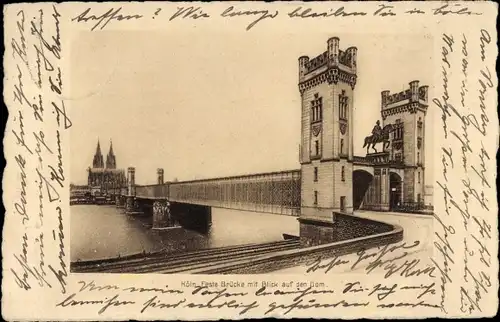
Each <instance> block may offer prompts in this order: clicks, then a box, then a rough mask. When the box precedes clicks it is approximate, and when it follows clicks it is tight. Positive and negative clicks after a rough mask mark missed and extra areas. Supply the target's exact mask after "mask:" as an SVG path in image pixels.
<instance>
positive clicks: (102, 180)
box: [88, 140, 126, 194]
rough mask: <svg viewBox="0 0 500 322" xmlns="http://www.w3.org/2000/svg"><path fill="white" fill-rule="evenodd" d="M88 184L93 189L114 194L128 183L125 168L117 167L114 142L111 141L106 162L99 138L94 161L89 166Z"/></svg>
mask: <svg viewBox="0 0 500 322" xmlns="http://www.w3.org/2000/svg"><path fill="white" fill-rule="evenodd" d="M88 173H89V174H88V185H89V188H91V190H92V191H100V192H101V193H102V194H114V193H115V192H117V189H119V188H120V187H123V186H125V185H126V177H125V170H123V169H117V168H116V156H115V154H114V152H113V142H110V146H109V152H108V155H107V156H106V163H104V157H103V155H102V153H101V145H100V143H99V140H97V148H96V151H95V155H94V160H93V162H92V167H89V168H88Z"/></svg>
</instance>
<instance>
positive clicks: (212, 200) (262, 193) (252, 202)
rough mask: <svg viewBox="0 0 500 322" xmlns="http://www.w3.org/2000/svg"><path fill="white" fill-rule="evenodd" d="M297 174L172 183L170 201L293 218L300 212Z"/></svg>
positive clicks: (265, 174)
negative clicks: (297, 211) (293, 215)
mask: <svg viewBox="0 0 500 322" xmlns="http://www.w3.org/2000/svg"><path fill="white" fill-rule="evenodd" d="M300 184H301V181H300V170H292V171H283V172H273V173H262V174H252V175H243V176H234V177H225V178H217V179H206V180H197V181H190V182H176V183H172V184H171V185H170V191H169V196H170V200H172V201H177V202H188V203H197V204H202V205H209V206H215V207H222V208H232V209H241V210H253V211H260V212H271V213H281V214H295V211H294V209H299V208H300V191H301V189H300Z"/></svg>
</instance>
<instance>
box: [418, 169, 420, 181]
mask: <svg viewBox="0 0 500 322" xmlns="http://www.w3.org/2000/svg"><path fill="white" fill-rule="evenodd" d="M417 178H418V183H420V171H419V172H417Z"/></svg>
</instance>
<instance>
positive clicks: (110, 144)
mask: <svg viewBox="0 0 500 322" xmlns="http://www.w3.org/2000/svg"><path fill="white" fill-rule="evenodd" d="M108 154H109V155H112V156H114V155H115V154H114V153H113V140H111V139H109V153H108Z"/></svg>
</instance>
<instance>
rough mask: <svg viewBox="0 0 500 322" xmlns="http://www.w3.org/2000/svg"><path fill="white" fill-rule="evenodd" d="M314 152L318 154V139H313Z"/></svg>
mask: <svg viewBox="0 0 500 322" xmlns="http://www.w3.org/2000/svg"><path fill="white" fill-rule="evenodd" d="M314 152H315V155H319V141H318V140H316V141H314Z"/></svg>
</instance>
